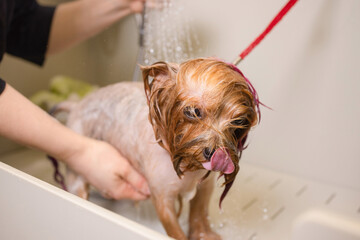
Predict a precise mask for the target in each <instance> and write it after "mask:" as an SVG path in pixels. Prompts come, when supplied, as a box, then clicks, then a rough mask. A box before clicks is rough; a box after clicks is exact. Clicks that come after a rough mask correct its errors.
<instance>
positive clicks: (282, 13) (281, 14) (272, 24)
mask: <svg viewBox="0 0 360 240" xmlns="http://www.w3.org/2000/svg"><path fill="white" fill-rule="evenodd" d="M297 1H298V0H289V2H288V3H287V4H286V5H285V6H284V7H283V8H282V9H281V11H280V12H279V13H278V14H277V15H276V16H275V18H274V19H273V20H272V21H271V22H270V24H269V25H268V26H267V28H266V29H265V30H264V31H263V32H262V33H261V34H260V35H259V36H258V37H257V38H256V39H255V40H254V41H253V42H252V43H251V44H250V45H249V46H248V47H247V48H246V49H245V50H244V51H243V52H242V53H241V54H240V55H239V56H238V58H237V59H236V60H235V61H234V62H233V64H234V65H235V66H236V65H238V64H239V63H240V62H241V60H243V59H244V58H245V57H246V56H247V55H248V54H249V53H250V52H251V51H252V50H253V49H254V48H255V47H256V46H257V45H258V44H259V43H260V42H261V41H262V40H263V39H264V37H265V36H266V35H267V34H268V33H269V32H270V31H271V30H272V29H273V27H275V25H276V24H278V22H279V21H280V20H281V19H282V18H283V17H284V16H285V14H286V13H287V12H288V11H289V10H290V9H291V8H292V7H293V6H294V4H295V3H296V2H297Z"/></svg>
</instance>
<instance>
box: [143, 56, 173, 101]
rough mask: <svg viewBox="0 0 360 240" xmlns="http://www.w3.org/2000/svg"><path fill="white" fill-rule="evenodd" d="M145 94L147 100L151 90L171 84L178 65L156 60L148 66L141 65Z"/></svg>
mask: <svg viewBox="0 0 360 240" xmlns="http://www.w3.org/2000/svg"><path fill="white" fill-rule="evenodd" d="M140 68H141V71H142V75H143V80H144V87H145V94H146V98H147V100H148V102H149V101H150V97H151V95H152V93H153V92H155V91H156V90H158V89H159V88H166V87H167V86H169V85H173V84H174V83H175V80H176V73H177V71H178V65H177V64H174V63H166V62H157V63H154V64H153V65H150V66H141V67H140Z"/></svg>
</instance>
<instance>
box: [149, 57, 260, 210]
mask: <svg viewBox="0 0 360 240" xmlns="http://www.w3.org/2000/svg"><path fill="white" fill-rule="evenodd" d="M142 71H143V78H144V84H145V93H146V96H147V100H148V104H149V109H150V114H149V119H150V122H151V124H152V126H153V128H154V132H155V136H156V138H157V140H158V141H159V144H160V145H161V146H162V147H164V148H165V149H166V150H167V151H168V152H169V153H170V155H171V158H172V161H173V165H174V169H175V171H176V173H177V174H178V175H179V177H180V176H181V175H182V174H183V173H184V172H185V171H195V170H198V169H204V168H205V169H207V170H209V171H219V172H220V173H221V174H223V175H224V176H225V182H224V184H225V185H226V187H225V190H224V193H223V195H222V197H221V200H220V203H221V201H222V199H223V198H224V197H225V195H226V193H227V191H228V190H229V189H230V187H231V185H232V183H233V181H234V179H235V177H236V174H237V172H238V171H239V159H240V156H241V152H242V150H243V149H244V144H245V141H246V138H247V134H248V132H249V130H250V128H251V127H252V126H254V125H255V124H256V123H257V119H258V117H257V110H256V107H257V104H258V102H257V98H256V96H254V95H255V94H256V93H255V94H254V91H253V88H252V86H251V84H250V85H249V82H248V81H246V79H245V78H244V76H243V75H242V74H241V72H240V71H239V70H238V69H236V67H234V66H231V65H229V64H227V63H225V62H223V61H220V60H217V59H213V58H200V59H194V60H189V61H187V62H184V63H182V64H180V65H177V64H170V63H165V62H158V63H155V64H153V65H151V66H147V67H142Z"/></svg>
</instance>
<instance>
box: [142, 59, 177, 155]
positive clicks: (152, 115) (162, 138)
mask: <svg viewBox="0 0 360 240" xmlns="http://www.w3.org/2000/svg"><path fill="white" fill-rule="evenodd" d="M141 70H142V74H143V80H144V87H145V94H146V98H147V102H148V105H149V120H150V123H151V124H152V126H153V129H154V133H155V137H156V139H157V140H158V142H159V144H160V145H161V146H162V147H164V148H165V149H166V150H168V151H169V146H168V142H169V139H168V137H169V136H168V131H167V129H168V128H169V126H168V124H169V122H170V119H169V118H170V115H169V113H170V112H171V108H172V106H173V104H174V103H173V100H174V99H175V97H174V91H175V86H176V74H177V71H178V65H177V64H173V63H166V62H158V63H155V64H153V65H151V66H146V67H143V66H142V67H141Z"/></svg>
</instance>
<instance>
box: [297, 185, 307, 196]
mask: <svg viewBox="0 0 360 240" xmlns="http://www.w3.org/2000/svg"><path fill="white" fill-rule="evenodd" d="M307 188H308V186H307V185H304V186H303V187H302V188H300V189H299V191H297V193H296V196H297V197H300V196H301V195H302V194H303V193H304V192H305V191H306V190H307Z"/></svg>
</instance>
